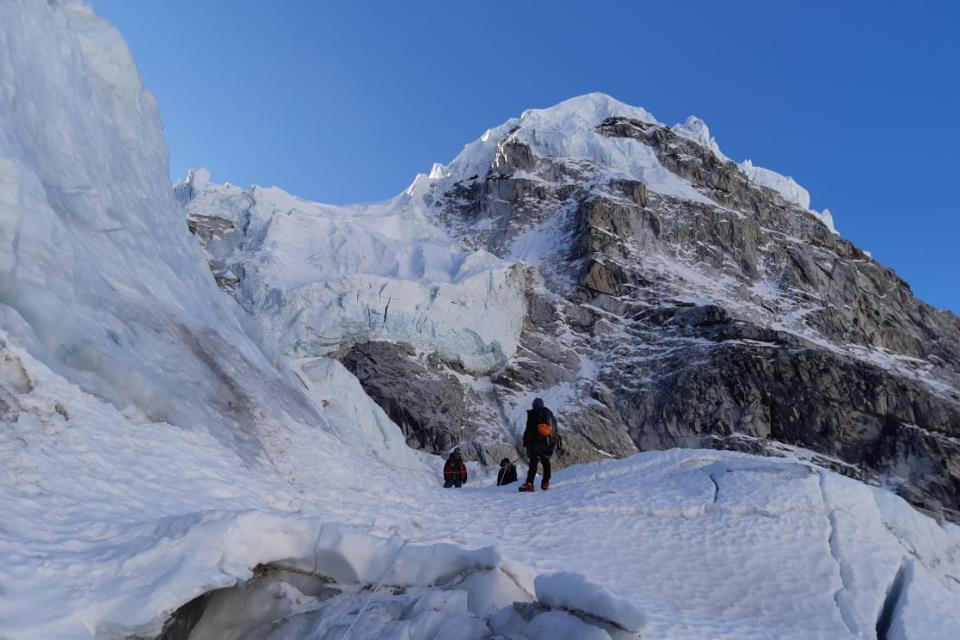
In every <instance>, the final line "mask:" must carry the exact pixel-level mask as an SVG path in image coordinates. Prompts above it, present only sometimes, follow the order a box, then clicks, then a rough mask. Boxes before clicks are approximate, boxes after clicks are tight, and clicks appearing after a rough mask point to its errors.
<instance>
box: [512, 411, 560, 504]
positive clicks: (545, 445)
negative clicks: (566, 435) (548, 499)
mask: <svg viewBox="0 0 960 640" xmlns="http://www.w3.org/2000/svg"><path fill="white" fill-rule="evenodd" d="M523 446H524V448H525V449H526V450H527V459H528V460H529V461H530V469H529V471H527V481H526V482H525V483H524V484H522V485H521V486H520V491H533V490H534V487H533V481H534V479H535V478H536V476H537V464H538V463H539V464H542V465H543V479H542V480H541V481H540V488H541V489H543V490H544V491H546V490H547V489H549V488H550V456H552V455H553V450H554V449H555V448H557V447H562V446H563V441H562V440H561V438H560V434H559V433H557V420H556V418H554V417H553V412H552V411H550V409H548V408H546V407H545V406H543V400H541V399H540V398H537V399H536V400H534V401H533V408H532V409H530V410H528V411H527V428H526V430H525V431H524V432H523Z"/></svg>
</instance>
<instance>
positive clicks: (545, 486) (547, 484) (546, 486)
mask: <svg viewBox="0 0 960 640" xmlns="http://www.w3.org/2000/svg"><path fill="white" fill-rule="evenodd" d="M540 488H541V489H543V490H544V491H546V490H547V489H549V488H550V481H549V480H544V481H543V482H541V483H540Z"/></svg>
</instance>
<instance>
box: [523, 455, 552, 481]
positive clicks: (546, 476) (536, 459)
mask: <svg viewBox="0 0 960 640" xmlns="http://www.w3.org/2000/svg"><path fill="white" fill-rule="evenodd" d="M527 458H528V459H529V460H530V469H529V470H528V471H527V484H533V480H534V478H536V477H537V463H540V464H542V465H543V481H544V482H550V456H548V455H543V454H535V453H532V452H529V451H528V452H527Z"/></svg>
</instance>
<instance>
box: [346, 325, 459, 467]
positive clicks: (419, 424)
mask: <svg viewBox="0 0 960 640" xmlns="http://www.w3.org/2000/svg"><path fill="white" fill-rule="evenodd" d="M340 361H341V362H342V363H343V365H344V366H345V367H346V368H347V369H348V370H350V372H351V373H353V374H354V375H355V376H357V379H358V380H359V381H360V384H361V386H363V389H364V391H366V393H367V395H369V396H370V397H371V398H372V399H373V400H374V402H376V403H377V404H379V405H380V407H381V408H383V410H384V411H385V412H386V413H387V415H389V416H390V419H391V420H393V421H394V422H395V423H397V424H398V425H399V426H400V428H401V429H402V430H403V433H404V435H405V436H406V438H407V442H408V443H409V444H410V445H411V446H413V447H416V448H418V449H425V450H427V451H432V452H434V453H440V452H444V451H446V450H447V449H449V448H450V447H452V446H454V445H456V444H458V443H459V442H460V440H461V439H462V428H463V427H464V424H465V416H466V409H465V406H464V399H465V391H464V389H463V386H462V385H461V384H460V382H459V381H458V380H457V379H456V378H455V377H454V376H453V375H450V374H446V373H444V372H443V371H442V369H439V368H434V369H428V368H427V367H425V366H424V365H423V364H422V363H420V362H418V361H417V359H416V358H415V351H414V349H413V347H410V346H409V345H405V344H398V343H392V342H364V343H360V344H356V345H353V346H352V347H351V348H350V349H349V350H348V351H347V352H346V353H344V354H343V355H342V356H341V357H340Z"/></svg>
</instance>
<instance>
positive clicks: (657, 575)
mask: <svg viewBox="0 0 960 640" xmlns="http://www.w3.org/2000/svg"><path fill="white" fill-rule="evenodd" d="M0 52H2V55H0V242H2V243H3V246H4V251H3V253H2V259H3V264H2V267H0V510H2V513H3V514H4V515H3V520H2V522H0V637H3V638H10V639H30V640H44V639H47V638H50V639H53V638H56V639H62V638H67V639H72V638H107V639H111V638H126V637H129V636H131V635H132V634H137V635H140V636H146V637H150V636H152V635H155V634H157V633H158V632H159V631H160V629H161V628H162V625H163V623H164V621H165V620H166V618H167V617H168V616H169V615H170V614H171V612H173V611H174V610H176V609H177V608H178V607H179V606H181V605H182V604H184V603H186V602H188V601H190V600H191V599H193V598H195V597H196V596H198V595H200V594H202V593H205V592H207V591H209V590H211V589H218V588H223V587H229V586H232V585H236V584H238V583H242V582H243V581H245V580H247V579H248V578H250V577H251V576H252V575H253V569H254V568H255V567H256V566H257V565H258V564H260V563H265V562H275V563H281V564H283V565H284V566H286V567H288V569H292V570H295V571H294V573H296V572H300V573H298V574H297V575H308V576H314V575H315V574H322V575H324V576H327V577H329V578H332V579H334V580H335V581H336V583H337V589H338V590H339V591H338V595H334V596H332V597H329V598H327V599H321V598H320V597H319V595H316V594H315V592H314V591H313V590H311V589H309V588H308V586H309V585H308V584H307V583H305V582H297V581H295V580H294V579H293V578H289V579H285V580H281V581H279V582H277V583H274V585H273V586H269V585H268V586H267V587H265V588H264V590H263V591H258V590H257V589H255V588H251V589H248V590H246V591H244V592H243V593H241V594H240V596H239V597H235V596H236V594H235V593H233V592H230V593H223V592H222V593H221V594H220V596H221V597H219V599H218V600H217V603H215V604H216V605H217V606H211V609H210V616H211V617H210V618H206V617H205V618H204V620H201V623H202V624H203V625H204V626H203V627H198V629H197V632H198V634H199V633H200V632H201V631H203V629H207V631H208V632H209V633H210V634H212V635H214V636H216V635H217V634H218V633H219V632H220V631H223V630H224V626H225V625H231V624H232V625H240V624H241V622H243V621H244V620H245V619H249V624H250V625H251V627H250V628H249V629H240V630H239V631H238V633H239V632H245V631H250V633H251V634H252V635H248V636H247V637H264V635H265V634H260V632H259V631H258V630H257V628H256V627H257V625H262V624H266V625H268V627H269V628H270V629H272V631H271V633H274V634H275V635H273V636H272V637H287V638H291V637H292V638H297V637H331V638H333V637H336V638H342V637H349V638H353V639H356V638H361V637H363V638H382V637H389V636H388V634H394V637H404V635H403V634H406V637H424V638H425V637H449V635H441V634H443V633H444V631H445V630H446V629H448V628H449V627H450V624H451V623H452V622H454V621H455V622H456V623H457V625H458V626H457V628H458V629H461V630H462V631H463V634H462V635H463V637H484V635H485V634H488V633H489V632H490V631H489V630H491V629H492V630H493V631H497V632H500V633H504V634H506V633H514V634H521V635H523V636H525V637H528V638H547V637H562V636H567V637H575V636H579V637H594V638H608V637H609V638H624V637H631V636H632V637H635V632H636V631H637V630H638V629H637V628H638V627H639V631H640V632H641V633H642V634H643V635H644V637H650V638H684V639H692V638H768V637H771V635H773V636H776V637H782V638H817V637H822V638H872V637H877V635H878V626H879V631H880V632H881V635H883V636H884V637H888V638H894V637H902V638H907V637H912V638H934V639H935V638H954V637H956V636H957V634H958V632H960V629H958V625H960V621H958V618H957V616H956V614H955V612H956V609H957V606H956V605H957V602H958V598H960V583H958V582H957V576H960V566H958V565H960V532H958V530H957V528H956V527H954V526H952V525H943V526H941V525H938V524H937V523H935V522H934V521H933V520H931V519H929V518H927V517H926V516H923V515H921V514H919V513H917V512H915V511H914V510H912V509H910V508H909V507H908V506H907V505H906V504H905V503H904V502H903V501H901V500H900V499H898V498H895V497H893V496H891V495H890V494H889V493H886V492H884V491H882V490H879V489H874V488H870V487H867V486H865V485H863V484H860V483H857V482H854V481H852V480H847V479H844V478H840V477H837V476H834V475H833V474H830V473H827V472H824V471H820V470H817V469H815V468H812V467H810V466H807V465H805V464H801V463H799V462H796V461H789V460H786V461H777V460H763V459H755V458H752V457H749V456H745V455H738V454H731V453H718V452H705V451H672V452H664V453H650V454H642V455H639V456H636V457H634V458H631V459H628V460H622V461H618V462H613V463H609V464H604V465H595V466H590V467H582V466H581V467H573V468H570V469H568V470H565V471H564V472H562V473H560V474H558V477H557V480H556V482H555V485H554V486H555V489H553V490H551V492H550V493H547V494H542V493H540V494H535V495H522V496H521V495H518V494H517V493H516V492H515V491H513V488H512V487H507V488H502V489H498V488H496V487H493V486H491V485H492V482H491V480H490V479H489V478H483V477H482V476H481V477H476V478H475V479H474V481H473V482H471V483H470V484H468V487H467V488H465V489H462V490H459V491H455V490H443V489H441V488H439V486H438V483H437V476H438V472H439V468H438V467H439V465H440V461H439V460H438V459H436V458H430V457H425V456H423V455H421V454H418V453H416V452H413V451H410V450H408V449H406V448H405V447H404V446H403V438H402V435H401V434H400V432H399V429H396V427H395V426H394V425H392V424H391V423H390V422H389V420H388V419H387V418H386V416H385V415H384V414H383V412H382V411H381V410H380V409H379V408H378V407H376V406H375V405H374V404H373V403H372V402H371V401H370V400H369V399H368V398H367V397H366V396H364V395H363V393H362V392H361V390H360V387H359V385H358V383H357V382H356V380H355V379H353V378H352V377H350V376H348V375H347V374H346V372H345V371H344V370H343V369H342V368H341V367H339V365H337V364H335V363H332V362H329V361H326V360H322V359H318V360H314V359H305V360H300V361H297V362H296V363H295V368H294V369H290V368H289V367H288V365H287V363H286V361H285V360H283V359H282V358H279V357H275V356H273V355H272V354H271V353H270V351H269V349H266V350H265V348H264V347H263V346H262V345H261V339H260V338H259V337H258V335H257V334H256V332H255V331H254V330H253V329H247V328H245V326H244V324H243V322H242V320H241V318H243V315H242V313H241V312H239V311H238V309H237V308H236V307H235V306H234V304H233V302H232V301H231V299H230V298H229V297H228V296H225V295H223V294H222V293H221V292H219V291H218V290H217V289H216V288H215V286H214V284H213V282H212V281H211V279H210V276H209V273H208V271H207V265H206V263H205V260H204V256H202V254H201V253H200V251H199V250H198V248H197V247H196V246H195V244H194V243H193V242H192V241H191V240H190V239H189V237H188V236H187V232H186V230H185V229H184V227H183V225H182V220H181V219H180V218H179V212H178V211H177V209H176V205H175V202H174V200H173V198H172V195H171V189H170V185H169V183H168V181H167V179H166V177H165V175H166V159H165V150H164V145H163V141H162V135H161V132H160V131H161V130H160V122H159V118H158V115H157V112H156V108H155V105H154V104H153V102H152V99H150V98H149V95H148V94H146V93H145V92H144V91H143V89H142V87H141V86H140V81H139V79H138V77H137V74H136V72H135V67H134V65H133V62H132V60H131V59H130V57H129V53H128V52H127V51H126V47H125V45H124V44H123V42H122V39H121V38H120V37H119V35H118V34H117V33H116V32H115V31H114V30H113V29H112V28H111V27H109V25H107V24H106V23H104V22H103V21H101V20H100V19H98V18H97V17H96V16H95V15H93V13H92V12H91V11H90V9H89V8H87V7H86V6H85V5H83V4H78V3H75V2H67V3H61V2H48V3H44V2H32V1H30V0H11V1H10V2H5V3H2V4H0ZM222 195H223V196H224V197H226V198H236V199H238V200H242V199H243V198H244V197H246V196H245V195H244V194H243V193H239V192H227V191H224V192H222ZM285 198H286V196H283V195H282V194H278V193H275V192H271V193H270V194H269V197H268V198H266V201H269V203H270V204H271V206H273V205H276V206H277V207H281V206H282V207H287V206H289V208H288V209H287V211H292V210H294V209H299V208H300V207H301V205H299V204H296V203H291V202H289V201H287V200H285ZM303 209H304V211H299V210H297V211H293V213H292V214H291V215H290V216H289V217H290V218H292V219H293V221H294V222H296V221H297V219H298V218H299V217H300V216H312V217H311V220H312V221H314V222H316V223H317V224H318V225H320V226H321V227H322V228H325V229H328V230H329V231H330V233H331V234H333V235H336V229H337V224H338V216H340V215H341V214H342V213H343V212H338V211H331V210H324V209H322V208H316V207H313V206H305V207H303ZM366 213H367V214H369V215H370V216H371V223H370V229H371V232H370V233H369V234H368V237H367V239H368V240H369V241H370V244H367V245H363V246H366V247H373V248H371V251H372V253H371V254H369V255H365V254H363V253H362V252H361V253H359V254H356V253H353V249H352V248H351V250H350V251H348V252H347V254H348V255H349V256H359V257H358V262H356V263H352V264H353V265H357V264H361V265H368V266H369V265H371V264H373V265H374V266H376V265H380V264H383V262H382V260H386V259H387V258H389V256H391V255H392V256H393V257H396V258H397V261H396V270H395V271H394V270H392V268H391V270H390V271H388V272H387V275H388V276H389V277H390V279H391V280H393V279H398V280H409V281H410V282H413V283H414V284H415V285H417V286H424V283H425V282H429V283H432V284H431V286H434V285H436V286H440V285H447V286H449V287H451V290H452V291H453V292H454V293H452V294H450V295H460V294H457V293H456V292H457V291H460V290H459V289H458V287H462V286H465V285H464V283H466V282H469V281H470V278H471V277H473V267H472V266H469V262H470V260H471V259H472V260H476V261H478V262H479V264H478V265H477V267H476V268H477V270H478V272H479V273H480V274H482V279H483V282H485V283H486V286H487V289H486V290H487V291H491V290H492V291H493V293H491V295H492V296H493V297H495V295H494V294H495V293H496V290H497V283H498V281H497V280H496V278H497V274H498V273H500V272H501V271H503V266H502V265H501V264H500V263H499V262H497V261H494V260H491V259H489V258H487V257H486V256H484V255H482V254H476V253H469V252H465V254H466V255H464V254H456V253H454V252H453V249H451V247H450V245H449V243H446V244H445V243H444V242H440V240H442V238H439V237H433V236H431V234H432V233H433V232H432V231H431V229H430V227H429V226H426V227H424V230H423V231H422V232H421V233H422V234H423V242H422V243H421V244H422V246H423V247H433V244H432V243H433V242H434V241H437V243H438V245H439V248H438V249H437V252H438V253H439V255H440V258H437V259H435V260H434V259H430V260H425V261H424V264H430V265H436V264H440V265H444V264H447V265H451V264H452V262H453V261H454V258H456V257H458V256H461V255H463V257H464V260H463V263H462V264H460V265H459V266H457V267H456V269H454V268H453V266H448V267H447V268H442V269H438V270H436V271H434V270H432V268H430V269H428V268H424V269H423V270H421V269H419V268H418V267H416V266H414V265H413V263H414V262H416V260H415V257H413V256H412V254H407V253H402V252H400V253H395V252H397V251H399V249H400V248H402V247H400V248H398V246H395V245H392V244H391V242H390V228H391V224H393V225H394V228H402V229H404V230H405V229H406V228H407V226H408V225H415V224H416V222H417V219H416V217H412V218H403V217H402V216H400V217H394V214H390V215H381V214H385V213H386V212H384V211H382V210H379V209H377V208H375V207H373V208H370V209H368V210H366ZM349 214H350V216H351V218H352V217H354V216H355V215H360V216H361V217H362V215H363V211H361V212H359V213H358V212H357V211H354V210H351V211H350V212H349ZM398 215H399V214H398ZM268 217H269V219H270V223H269V224H265V225H264V229H263V230H264V232H265V235H264V237H265V238H269V237H270V231H271V229H270V228H268V227H272V226H273V222H276V223H277V228H278V229H280V230H282V229H284V228H286V227H285V223H286V222H289V221H287V220H285V219H283V217H282V216H281V215H280V212H279V211H278V210H271V211H270V214H269V216H268ZM237 221H238V222H243V221H242V220H240V218H238V219H237ZM351 224H352V225H353V224H354V221H353V220H351ZM323 225H326V226H325V227H324V226H323ZM353 228H354V227H353V226H351V227H349V228H348V230H347V231H343V232H341V233H345V234H346V235H347V236H351V234H352V229H353ZM294 229H296V227H294ZM373 231H376V232H377V233H376V234H374V233H373ZM295 236H296V233H295V231H287V232H283V233H280V234H279V236H277V237H279V238H282V240H283V242H285V243H286V242H289V243H290V244H291V246H293V247H296V244H295V242H294V241H295V240H296V237H295ZM351 237H352V236H351ZM374 240H377V241H381V242H382V245H376V243H375V242H373V241H374ZM227 241H228V240H227ZM377 246H380V247H386V250H384V251H381V250H380V249H378V248H376V247H377ZM301 248H302V247H301ZM391 252H394V253H391ZM427 253H429V251H427ZM401 258H402V259H401ZM306 262H307V264H306V265H305V266H303V267H302V268H303V269H304V270H305V273H301V272H299V271H295V270H290V269H288V268H287V267H285V266H284V265H279V266H278V265H274V264H270V263H269V261H267V262H266V263H265V264H264V271H265V273H267V274H269V275H270V277H276V278H277V281H278V282H281V281H282V282H283V283H284V285H285V286H287V285H289V287H290V289H291V290H297V289H299V288H302V287H303V286H309V283H312V282H314V279H315V277H317V272H316V271H314V269H320V270H321V272H320V275H321V276H322V277H324V278H327V277H329V278H331V279H332V280H334V281H335V280H336V279H337V278H338V277H339V274H333V273H331V272H330V271H323V269H328V268H329V267H326V266H324V265H319V266H317V265H310V264H309V261H306ZM345 262H346V263H347V264H351V263H350V261H349V259H346V258H345ZM464 265H467V266H464ZM372 268H373V267H371V269H372ZM351 269H352V271H355V269H353V267H351ZM506 270H507V271H508V272H509V268H507V269H506ZM361 271H363V270H361ZM428 274H429V275H428ZM361 275H363V276H364V277H365V278H367V279H368V280H369V279H375V278H377V277H387V276H386V275H384V273H382V272H381V273H376V272H374V273H362V274H361ZM503 278H504V281H506V279H507V276H506V275H504V276H503ZM305 281H306V282H307V285H303V284H302V283H303V282H305ZM478 286H479V285H478ZM504 286H505V285H504ZM418 295H419V294H418ZM443 295H446V294H443ZM438 299H442V298H441V294H440V293H438ZM414 309H416V306H415V305H414ZM491 313H492V312H491ZM459 321H460V322H461V323H468V322H470V320H469V319H467V320H459ZM338 322H339V321H338ZM460 326H463V325H460ZM468 326H469V325H468ZM492 330H493V331H499V332H503V331H504V329H503V328H502V327H499V326H498V327H495V328H494V329H492ZM440 333H442V332H439V331H438V335H439V334H440ZM464 333H466V332H464ZM451 335H453V334H451ZM495 335H497V336H500V337H499V338H498V339H500V340H505V338H503V336H504V335H509V332H507V333H506V334H504V333H499V334H495ZM482 340H483V338H482V336H481V341H482ZM262 342H264V343H269V342H270V341H269V340H263V341H262ZM438 343H446V344H451V345H452V347H451V348H452V349H454V350H457V349H461V348H462V346H461V345H459V344H456V342H455V340H453V339H451V338H449V336H447V337H444V338H443V340H439V339H438ZM488 343H489V344H492V338H490V339H489V342H488ZM500 344H501V349H502V350H504V351H505V352H506V351H507V350H508V347H505V346H504V345H505V344H507V343H506V342H501V343H500ZM297 585H299V586H297ZM365 587H366V588H367V589H366V590H364V588H365ZM301 588H302V589H303V590H301ZM514 602H518V603H520V605H518V606H512V605H513V603H514ZM275 616H282V619H281V620H278V621H276V623H275V624H274V619H273V618H274V617H275ZM218 625H220V626H218ZM260 629H263V627H260ZM205 633H206V632H205ZM231 633H232V632H231ZM321 633H322V635H321ZM207 637H210V636H209V635H208V636H207ZM221 637H222V635H221ZM227 637H238V635H237V634H236V633H234V634H233V635H229V634H227Z"/></svg>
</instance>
